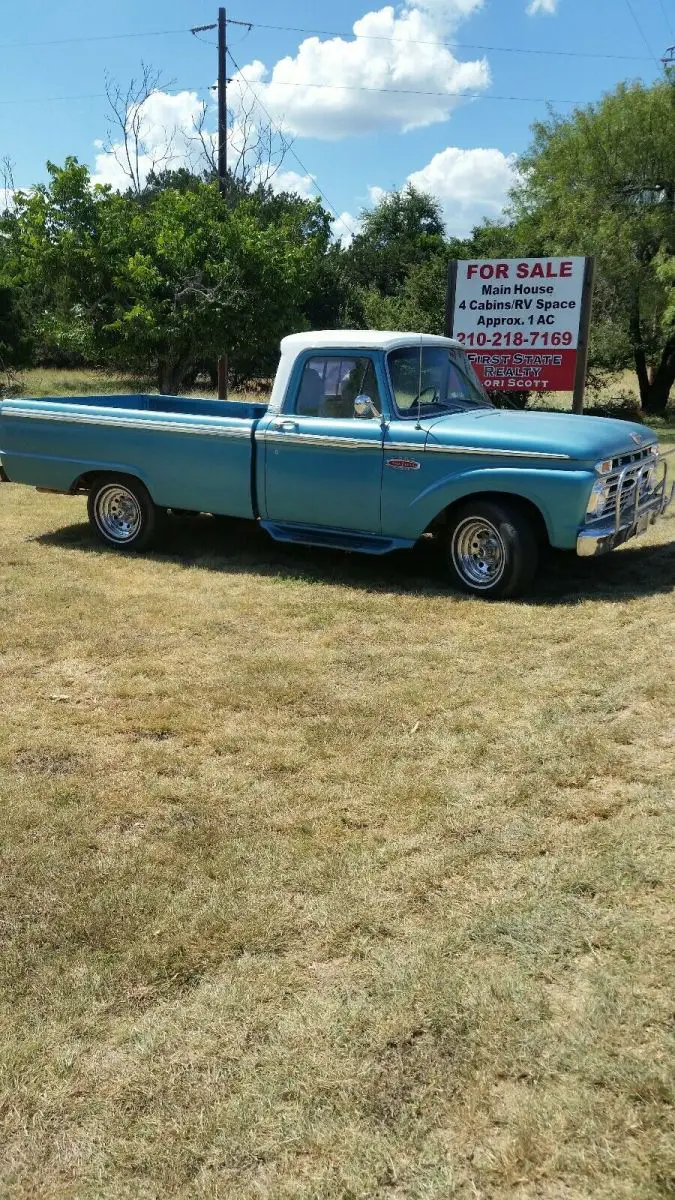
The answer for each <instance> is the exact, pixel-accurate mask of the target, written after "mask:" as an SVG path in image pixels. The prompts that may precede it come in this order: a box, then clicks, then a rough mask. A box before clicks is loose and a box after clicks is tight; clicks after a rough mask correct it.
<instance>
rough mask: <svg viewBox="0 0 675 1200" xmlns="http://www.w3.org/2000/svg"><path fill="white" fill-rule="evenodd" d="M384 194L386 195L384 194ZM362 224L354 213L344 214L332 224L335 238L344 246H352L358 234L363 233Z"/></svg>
mask: <svg viewBox="0 0 675 1200" xmlns="http://www.w3.org/2000/svg"><path fill="white" fill-rule="evenodd" d="M382 194H383V195H384V192H383V193H382ZM361 224H362V222H361V220H360V218H359V217H355V216H354V215H353V213H350V212H342V213H340V215H339V217H335V219H334V220H333V221H332V222H331V225H332V229H333V237H334V238H335V240H336V241H338V242H342V245H343V246H351V244H352V242H353V241H354V238H355V237H356V234H357V233H360V232H361Z"/></svg>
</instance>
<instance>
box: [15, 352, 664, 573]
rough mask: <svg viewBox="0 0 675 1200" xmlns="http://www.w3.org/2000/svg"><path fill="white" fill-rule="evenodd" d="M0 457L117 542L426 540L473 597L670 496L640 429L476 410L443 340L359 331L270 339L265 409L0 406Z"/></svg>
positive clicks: (105, 401)
mask: <svg viewBox="0 0 675 1200" xmlns="http://www.w3.org/2000/svg"><path fill="white" fill-rule="evenodd" d="M0 463H1V465H2V470H3V474H4V476H5V478H6V479H7V480H9V481H13V482H15V483H25V484H32V485H34V486H36V487H38V488H39V489H40V490H41V491H51V492H60V493H66V494H70V495H86V496H87V497H88V511H89V519H90V521H91V525H92V527H93V529H94V531H95V532H96V534H97V535H98V537H99V538H101V539H102V541H104V542H105V543H107V544H108V545H111V546H115V547H117V548H119V549H122V550H140V549H142V548H144V547H146V546H148V545H149V543H150V542H151V540H152V538H153V536H154V534H155V533H156V531H157V528H158V525H159V524H160V523H161V522H162V521H163V519H164V517H165V516H166V514H167V512H170V511H171V510H177V509H180V510H188V511H191V512H203V513H213V514H223V515H227V516H231V517H245V518H249V519H250V520H253V521H259V522H260V524H261V525H262V527H263V528H264V529H265V530H267V532H268V533H269V534H270V535H271V537H273V538H275V539H276V540H278V541H284V542H302V543H306V544H310V545H316V546H332V547H343V548H344V549H348V550H356V551H360V552H363V553H367V554H386V553H387V552H388V551H390V550H395V549H399V548H402V547H410V546H413V545H414V544H415V542H416V541H417V540H418V539H419V538H420V537H422V536H423V535H424V534H426V533H435V534H437V535H438V540H439V544H440V547H441V550H442V555H443V559H444V562H445V564H446V566H447V569H448V574H449V576H450V579H451V580H452V581H453V582H454V583H455V584H457V585H459V586H460V587H462V588H463V589H465V590H466V591H469V592H472V593H474V594H476V595H480V596H485V597H498V596H513V595H516V594H518V593H521V592H522V591H523V590H525V589H526V587H527V586H528V584H529V583H530V582H531V580H532V578H533V576H534V573H535V571H536V568H537V563H538V559H539V557H540V552H541V549H542V547H544V546H545V545H546V544H550V545H552V546H555V547H559V548H561V549H566V550H571V551H576V553H577V554H580V555H595V554H600V553H602V552H604V551H607V550H611V549H612V548H613V547H615V546H618V545H620V544H621V543H622V542H625V541H626V540H627V539H628V538H631V537H633V536H635V535H638V534H640V533H642V532H643V531H644V530H645V529H646V528H647V526H648V525H649V524H650V523H651V522H652V521H655V520H656V518H657V517H658V516H659V515H660V514H661V513H662V512H663V511H664V509H665V508H666V506H667V504H668V503H669V502H670V500H671V499H672V490H671V491H670V493H669V492H668V490H667V485H666V474H667V469H666V464H665V462H664V460H663V459H662V458H660V457H659V452H658V446H657V441H656V435H655V434H654V433H653V432H651V431H650V430H649V429H646V428H645V427H644V426H642V425H637V424H629V423H627V422H625V421H613V420H607V419H603V418H593V417H580V416H573V415H565V414H552V413H541V412H514V411H507V410H503V409H496V408H494V407H493V405H492V404H491V403H490V400H489V399H488V397H487V396H486V394H485V392H484V391H483V389H482V387H481V385H480V383H479V382H478V379H477V377H476V375H475V373H474V371H473V369H472V367H471V365H470V363H469V361H468V359H467V357H466V355H465V353H464V352H463V350H462V348H461V346H460V345H459V343H457V342H455V341H453V340H451V339H449V338H442V337H433V336H430V335H420V334H411V333H382V332H377V331H373V330H370V331H366V332H361V331H353V332H345V331H338V330H328V331H323V332H316V333H304V334H294V335H292V336H291V337H287V338H284V340H283V342H282V343H281V360H280V363H279V368H278V371H277V375H276V379H275V382H274V387H273V391H272V396H271V400H270V403H269V404H244V403H239V402H236V401H233V402H227V401H213V400H195V399H189V398H185V397H174V396H158V395H143V396H138V395H128V396H73V397H70V398H67V399H41V400H36V399H12V400H5V401H4V402H3V404H2V407H1V409H0Z"/></svg>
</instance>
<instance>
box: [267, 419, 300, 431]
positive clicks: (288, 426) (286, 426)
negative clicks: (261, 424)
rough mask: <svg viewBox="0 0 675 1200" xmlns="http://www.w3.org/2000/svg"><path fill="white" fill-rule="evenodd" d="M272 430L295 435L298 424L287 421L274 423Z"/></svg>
mask: <svg viewBox="0 0 675 1200" xmlns="http://www.w3.org/2000/svg"><path fill="white" fill-rule="evenodd" d="M272 428H273V429H278V430H280V432H281V433H295V432H296V430H297V429H298V422H297V421H287V420H282V421H274V422H273V426H272Z"/></svg>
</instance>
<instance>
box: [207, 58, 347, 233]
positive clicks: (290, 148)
mask: <svg viewBox="0 0 675 1200" xmlns="http://www.w3.org/2000/svg"><path fill="white" fill-rule="evenodd" d="M227 53H228V56H229V58H230V61H231V63H232V66H233V67H234V68H235V70H236V71H238V72H239V78H240V79H241V80H242V82H243V83H245V84H246V86H247V88H248V89H249V91H250V92H251V94H252V96H253V98H254V100H255V101H256V104H258V106H259V107H260V108H261V109H262V111H263V112H264V114H265V116H266V117H267V120H268V121H269V123H270V125H271V126H272V128H273V129H275V130H276V132H277V134H278V136H279V137H280V138H281V142H282V145H283V146H284V148H285V150H287V151H288V153H289V154H291V155H292V156H293V158H294V159H295V161H296V163H297V164H298V166H299V167H300V170H301V171H304V173H305V175H307V176H308V177H309V178H310V179H311V180H312V183H313V184H314V187H315V188H316V190H317V192H318V193H319V195H320V196H321V198H322V200H324V201H325V203H326V205H327V206H328V208H329V209H330V211H331V212H332V214H333V216H334V217H335V219H336V220H337V221H339V222H340V224H341V225H343V226H344V228H345V229H346V230H347V233H348V234H349V236H350V237H355V236H356V234H355V232H354V230H353V229H352V228H351V227H350V226H349V225H348V224H347V222H346V221H345V219H344V217H343V216H342V215H341V214H340V213H339V212H338V210H337V208H336V207H335V205H334V204H332V203H331V201H330V200H329V199H328V196H327V195H326V193H325V192H324V190H323V188H321V187H320V186H319V184H318V182H317V179H316V176H315V175H312V172H311V171H309V170H308V169H307V167H306V166H305V164H304V162H303V161H302V159H301V158H300V156H299V154H297V152H296V151H295V150H294V149H293V146H292V145H291V143H290V142H287V141H286V138H285V137H284V135H283V133H282V131H281V129H280V128H279V126H278V125H277V123H276V121H275V120H274V118H273V117H272V116H271V114H270V113H269V112H268V111H267V109H266V108H265V105H264V104H263V102H262V100H261V99H260V97H259V96H257V95H256V93H255V92H254V90H253V88H252V86H251V84H250V83H249V81H248V79H246V78H245V77H244V76H243V75H242V74H241V67H239V66H238V65H237V63H236V62H235V60H234V58H233V56H232V53H231V51H230V50H228V52H227Z"/></svg>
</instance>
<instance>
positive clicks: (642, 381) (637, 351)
mask: <svg viewBox="0 0 675 1200" xmlns="http://www.w3.org/2000/svg"><path fill="white" fill-rule="evenodd" d="M630 340H631V345H632V347H633V359H634V362H635V374H636V375H637V377H638V386H639V388H640V404H641V406H642V408H644V409H645V410H646V408H647V401H648V397H649V391H650V386H649V372H648V370H647V355H646V354H645V347H644V342H643V340H642V325H641V324H640V295H639V292H637V291H636V292H635V293H634V295H633V302H632V304H631V310H630Z"/></svg>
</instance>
